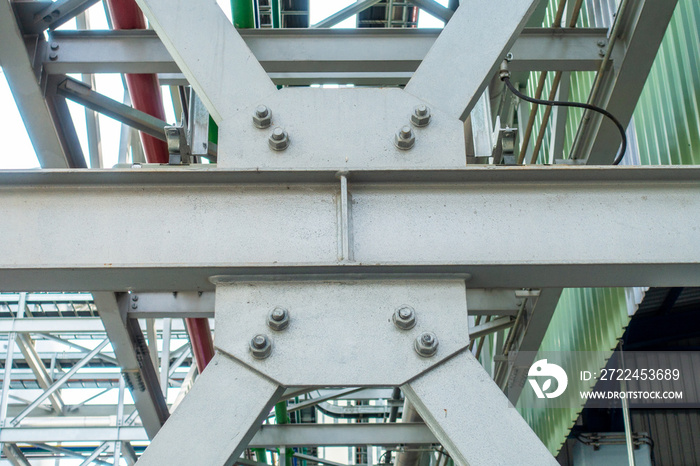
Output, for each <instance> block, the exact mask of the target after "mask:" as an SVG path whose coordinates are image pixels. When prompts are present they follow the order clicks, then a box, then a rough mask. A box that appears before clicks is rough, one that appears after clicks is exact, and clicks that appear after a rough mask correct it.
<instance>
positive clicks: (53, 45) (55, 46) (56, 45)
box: [51, 42, 58, 50]
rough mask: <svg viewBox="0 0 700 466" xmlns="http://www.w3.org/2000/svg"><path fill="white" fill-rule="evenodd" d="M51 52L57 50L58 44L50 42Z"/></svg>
mask: <svg viewBox="0 0 700 466" xmlns="http://www.w3.org/2000/svg"><path fill="white" fill-rule="evenodd" d="M51 50H58V42H51Z"/></svg>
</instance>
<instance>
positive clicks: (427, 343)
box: [414, 332, 439, 358]
mask: <svg viewBox="0 0 700 466" xmlns="http://www.w3.org/2000/svg"><path fill="white" fill-rule="evenodd" d="M438 344H439V342H438V339H437V336H436V335H435V334H434V333H433V332H423V333H421V334H420V335H418V338H416V342H415V345H414V347H415V349H416V353H418V354H419V355H420V356H423V357H424V358H429V357H431V356H435V353H437V349H438Z"/></svg>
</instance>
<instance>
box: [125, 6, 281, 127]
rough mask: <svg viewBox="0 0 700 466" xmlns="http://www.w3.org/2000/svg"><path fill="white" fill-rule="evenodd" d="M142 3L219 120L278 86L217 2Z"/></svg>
mask: <svg viewBox="0 0 700 466" xmlns="http://www.w3.org/2000/svg"><path fill="white" fill-rule="evenodd" d="M137 3H138V4H139V6H140V7H141V10H143V12H144V14H145V15H146V17H147V18H148V21H149V23H150V24H151V25H152V26H153V29H155V31H156V32H157V33H158V36H159V37H160V38H161V40H162V41H163V44H165V47H166V48H167V49H168V52H170V55H172V57H173V58H174V59H175V62H176V63H177V64H178V66H179V68H180V69H181V70H182V72H183V73H184V74H185V76H186V77H187V79H188V80H189V82H190V84H191V85H192V86H193V87H194V89H195V91H197V95H198V96H199V98H200V99H202V102H204V104H205V105H206V107H207V110H209V113H210V114H211V116H212V117H213V118H214V120H216V121H217V123H221V122H222V120H224V119H226V118H227V117H229V116H231V114H232V113H233V112H236V111H238V110H240V109H243V108H246V107H248V106H251V105H257V104H258V103H260V102H259V100H260V99H262V98H263V97H265V96H267V95H269V94H271V93H273V92H275V91H276V90H277V88H276V87H275V86H274V84H272V81H270V78H268V77H267V74H266V73H265V70H263V68H262V66H260V63H259V62H258V61H257V60H256V58H255V56H254V55H253V53H252V52H251V51H250V49H249V48H248V46H247V45H246V44H245V42H244V41H243V39H242V38H241V36H240V35H239V34H238V32H237V31H236V28H235V27H234V26H233V25H232V24H231V22H230V21H229V20H228V18H226V15H224V12H223V11H221V8H219V6H218V5H217V4H216V2H211V1H190V0H137Z"/></svg>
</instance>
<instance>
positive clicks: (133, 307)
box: [131, 303, 139, 309]
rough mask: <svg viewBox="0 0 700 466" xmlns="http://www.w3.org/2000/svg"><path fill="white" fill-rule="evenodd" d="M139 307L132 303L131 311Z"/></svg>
mask: <svg viewBox="0 0 700 466" xmlns="http://www.w3.org/2000/svg"><path fill="white" fill-rule="evenodd" d="M138 307H139V305H138V304H136V303H131V309H138Z"/></svg>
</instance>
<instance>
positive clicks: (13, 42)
mask: <svg viewBox="0 0 700 466" xmlns="http://www.w3.org/2000/svg"><path fill="white" fill-rule="evenodd" d="M0 43H2V47H0V66H2V70H3V73H4V74H5V77H6V78H7V82H8V84H9V85H10V90H11V91H12V95H13V97H14V98H15V103H16V104H17V109H18V110H19V113H20V115H21V116H22V121H23V122H24V125H25V127H26V128H27V133H28V134H29V137H30V139H31V141H32V145H33V146H34V151H35V152H36V155H37V158H38V159H39V163H40V164H41V166H42V167H44V168H67V167H68V161H67V158H66V154H65V152H64V148H63V146H62V144H61V140H60V139H59V136H58V133H57V132H56V128H55V127H54V124H53V119H52V117H51V113H50V111H49V107H48V105H47V103H46V100H45V99H44V95H43V93H42V91H41V88H40V87H39V83H38V82H37V77H36V75H35V73H34V68H33V67H32V62H31V60H30V58H29V56H28V55H27V48H26V46H25V42H24V38H23V37H22V33H21V32H20V30H19V27H18V25H17V22H16V21H15V13H14V11H12V3H11V2H10V1H9V0H2V1H0ZM8 156H9V155H8V154H6V155H5V157H8Z"/></svg>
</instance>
